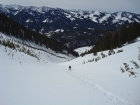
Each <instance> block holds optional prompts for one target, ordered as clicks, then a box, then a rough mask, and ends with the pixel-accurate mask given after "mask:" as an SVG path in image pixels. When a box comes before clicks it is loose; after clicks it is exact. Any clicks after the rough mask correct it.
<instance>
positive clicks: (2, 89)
mask: <svg viewBox="0 0 140 105" xmlns="http://www.w3.org/2000/svg"><path fill="white" fill-rule="evenodd" d="M138 47H140V41H138V42H136V43H133V44H130V45H126V46H124V47H123V48H120V49H123V52H121V53H117V54H113V55H111V56H108V57H105V58H103V59H100V60H99V61H98V62H95V61H93V62H88V60H91V59H93V58H96V57H97V56H93V54H89V55H86V56H84V57H78V58H76V59H73V60H70V61H67V62H64V61H63V60H60V58H58V57H53V55H52V56H49V57H46V56H48V54H47V53H43V52H42V56H41V59H40V60H39V61H38V60H37V59H36V58H34V57H31V56H29V55H27V54H25V53H23V52H19V51H16V50H12V49H9V48H5V47H4V46H1V45H0V105H46V104H47V105H139V103H140V98H139V97H140V91H139V89H140V68H139V69H135V67H134V65H132V63H131V62H130V61H131V60H134V61H136V62H137V63H138V64H140V61H138V59H137V56H138V53H139V52H138ZM117 51H118V49H115V52H117ZM9 53H10V54H9ZM103 53H104V54H106V55H107V54H108V51H104V52H103ZM12 54H14V55H12ZM98 56H101V52H99V53H98ZM44 57H46V58H44ZM43 58H44V60H45V61H46V62H45V61H43ZM56 61H57V62H56ZM83 61H84V62H85V64H83ZM54 62H55V63H54ZM123 63H128V64H129V66H130V67H133V68H134V69H133V71H135V72H137V73H138V74H136V75H137V77H136V78H133V76H132V77H129V74H128V72H124V73H122V72H121V71H120V67H123ZM69 65H71V66H72V70H71V71H70V70H68V66H69ZM123 68H124V67H123Z"/></svg>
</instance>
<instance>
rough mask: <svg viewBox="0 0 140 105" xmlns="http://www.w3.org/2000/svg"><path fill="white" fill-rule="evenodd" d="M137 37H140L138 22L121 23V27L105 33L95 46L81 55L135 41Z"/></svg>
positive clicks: (139, 24)
mask: <svg viewBox="0 0 140 105" xmlns="http://www.w3.org/2000/svg"><path fill="white" fill-rule="evenodd" d="M137 37H140V23H136V22H134V23H131V24H130V25H129V26H128V27H127V26H125V25H122V27H121V28H119V29H116V30H115V31H114V32H111V33H110V32H107V33H105V35H104V36H103V37H102V38H101V39H100V40H99V41H98V42H97V43H96V44H95V46H94V47H93V48H92V49H91V50H90V51H88V52H86V53H83V54H82V56H83V55H85V54H89V53H94V54H96V53H97V52H99V51H104V50H110V49H114V48H117V47H122V46H123V45H124V44H126V43H133V42H135V40H136V38H137Z"/></svg>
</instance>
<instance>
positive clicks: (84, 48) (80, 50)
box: [74, 46, 92, 55]
mask: <svg viewBox="0 0 140 105" xmlns="http://www.w3.org/2000/svg"><path fill="white" fill-rule="evenodd" d="M91 48H92V46H87V47H81V48H77V49H75V50H74V51H76V52H78V54H79V55H80V54H81V53H84V52H86V51H88V50H90V49H91Z"/></svg>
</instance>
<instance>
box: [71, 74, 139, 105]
mask: <svg viewBox="0 0 140 105" xmlns="http://www.w3.org/2000/svg"><path fill="white" fill-rule="evenodd" d="M70 74H71V75H73V76H74V77H75V78H77V79H79V80H82V82H83V83H84V84H87V85H89V86H90V87H91V88H92V89H94V91H96V92H97V94H101V95H104V97H105V98H107V100H108V101H114V102H115V103H116V104H115V105H137V104H134V103H131V102H129V101H128V100H125V99H123V98H121V97H119V96H117V95H115V94H113V93H111V92H109V91H107V90H105V89H103V88H102V87H100V86H98V85H97V84H95V83H93V82H92V81H90V80H88V79H86V78H84V77H82V76H80V75H77V74H74V73H72V72H71V73H70Z"/></svg>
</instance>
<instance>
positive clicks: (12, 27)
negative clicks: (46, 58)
mask: <svg viewBox="0 0 140 105" xmlns="http://www.w3.org/2000/svg"><path fill="white" fill-rule="evenodd" d="M0 32H2V33H4V34H6V35H8V36H14V37H16V38H19V39H21V40H22V41H30V42H34V43H35V44H37V45H40V46H45V47H46V48H50V49H52V50H54V51H55V52H60V53H62V52H63V51H64V50H66V51H67V53H70V54H72V55H74V56H78V53H77V52H75V51H73V50H71V49H69V48H68V47H66V46H65V45H63V44H61V43H59V42H58V41H56V40H54V39H51V38H48V37H47V36H45V35H42V34H40V33H38V32H35V31H33V30H29V29H28V28H26V27H24V26H22V25H21V24H19V23H17V22H15V21H14V20H12V19H10V18H9V17H7V16H6V15H5V14H0Z"/></svg>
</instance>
